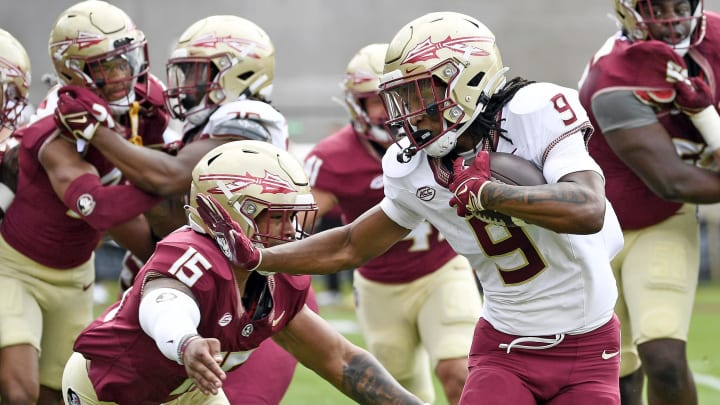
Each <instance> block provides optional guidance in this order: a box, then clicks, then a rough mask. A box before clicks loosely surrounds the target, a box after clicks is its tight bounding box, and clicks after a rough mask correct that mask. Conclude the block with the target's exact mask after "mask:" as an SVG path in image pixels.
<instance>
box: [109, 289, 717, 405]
mask: <svg viewBox="0 0 720 405" xmlns="http://www.w3.org/2000/svg"><path fill="white" fill-rule="evenodd" d="M107 286H108V289H109V290H110V296H112V297H115V295H114V294H115V290H114V288H115V287H114V285H112V284H107ZM349 300H350V298H349V297H347V301H348V302H346V303H344V304H343V305H335V306H328V307H321V309H320V314H321V315H322V316H323V317H324V318H325V319H327V320H329V321H330V322H332V323H333V324H335V325H338V329H339V330H341V331H343V334H344V335H345V336H347V338H348V339H350V340H351V341H352V342H354V343H356V344H358V345H361V346H362V345H363V339H362V336H360V334H359V333H357V332H354V331H352V330H351V329H352V328H347V326H348V325H352V324H353V322H354V320H355V316H354V312H353V309H352V306H351V304H350V303H349ZM101 310H102V308H101V307H100V306H99V307H98V309H97V311H98V313H99V311H101ZM346 329H348V330H349V331H345V330H346ZM718 339H720V283H715V284H708V283H704V284H701V285H700V287H699V288H698V292H697V299H696V302H695V310H694V313H693V319H692V324H691V326H690V338H689V340H688V358H689V360H690V366H691V368H692V370H693V372H694V375H695V382H696V384H697V387H698V392H699V396H700V405H715V404H720V346H718V344H717V342H718ZM435 390H436V398H437V399H436V401H435V404H436V405H446V404H447V401H446V399H445V397H444V395H443V394H442V390H441V388H440V387H439V386H438V385H437V382H436V384H435ZM353 403H354V402H353V401H351V400H350V399H348V398H347V397H345V396H344V395H343V394H341V393H340V392H339V391H337V390H336V389H335V388H334V387H333V386H331V385H330V384H329V383H327V382H326V381H325V380H323V379H322V378H320V377H319V376H317V375H315V374H314V373H313V372H312V371H310V370H308V369H306V368H305V367H303V366H302V365H298V368H297V371H296V372H295V377H294V379H293V382H292V384H291V385H290V389H289V390H288V392H287V394H286V395H285V399H284V400H283V401H282V402H281V405H344V404H353Z"/></svg>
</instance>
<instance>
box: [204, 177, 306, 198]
mask: <svg viewBox="0 0 720 405" xmlns="http://www.w3.org/2000/svg"><path fill="white" fill-rule="evenodd" d="M198 180H200V181H226V182H227V183H225V186H226V187H227V188H228V189H229V190H230V192H231V193H237V192H238V191H240V190H242V189H244V188H246V187H249V186H252V185H257V186H260V187H261V189H260V192H261V193H268V194H288V193H293V192H295V187H294V186H293V185H292V184H290V183H289V182H288V181H287V180H285V179H283V178H282V177H280V176H278V175H276V174H274V173H268V172H267V171H265V175H264V176H263V177H256V176H253V175H252V174H251V173H248V172H246V173H245V175H244V176H242V175H237V174H204V175H202V176H200V177H199V178H198ZM208 193H211V194H224V191H223V190H220V189H219V188H218V187H213V188H211V189H208Z"/></svg>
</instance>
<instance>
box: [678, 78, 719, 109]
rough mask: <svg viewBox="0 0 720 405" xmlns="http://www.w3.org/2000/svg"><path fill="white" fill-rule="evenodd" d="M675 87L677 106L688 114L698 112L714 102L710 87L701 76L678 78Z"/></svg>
mask: <svg viewBox="0 0 720 405" xmlns="http://www.w3.org/2000/svg"><path fill="white" fill-rule="evenodd" d="M674 79H678V78H674ZM674 87H675V92H676V95H675V101H674V103H675V106H676V107H677V108H679V109H680V110H681V111H682V112H683V113H685V114H687V115H694V114H697V113H699V112H700V111H702V110H704V109H706V108H707V107H711V106H713V104H714V103H713V96H712V91H710V87H709V86H708V85H707V83H705V81H704V80H702V79H701V78H699V77H690V78H685V79H684V80H677V81H675V82H674Z"/></svg>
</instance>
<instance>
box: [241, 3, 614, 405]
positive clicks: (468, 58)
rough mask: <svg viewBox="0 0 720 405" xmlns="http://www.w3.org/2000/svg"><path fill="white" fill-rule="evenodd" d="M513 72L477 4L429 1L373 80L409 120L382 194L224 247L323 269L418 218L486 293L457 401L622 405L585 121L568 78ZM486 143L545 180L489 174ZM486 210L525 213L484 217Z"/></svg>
mask: <svg viewBox="0 0 720 405" xmlns="http://www.w3.org/2000/svg"><path fill="white" fill-rule="evenodd" d="M506 71H507V68H504V67H503V64H502V61H501V59H500V53H499V50H498V48H497V47H496V45H495V37H494V35H493V33H492V32H491V31H490V30H489V29H488V28H486V27H485V26H484V25H483V24H482V23H481V22H480V21H478V20H476V19H474V18H472V17H469V16H466V15H463V14H458V13H452V12H438V13H430V14H428V15H425V16H422V17H420V18H418V19H416V20H413V21H411V22H410V23H408V24H407V25H405V26H404V27H403V28H402V29H401V30H400V32H398V34H397V35H396V36H395V38H394V39H393V40H392V41H391V42H390V47H389V49H388V52H387V54H386V57H385V68H384V76H383V80H382V83H381V86H380V87H381V95H382V96H383V97H384V102H385V107H386V109H387V110H388V114H389V117H390V120H389V121H388V125H391V126H397V127H401V128H403V129H404V133H405V134H407V136H406V137H405V138H403V139H401V140H400V141H399V143H398V145H396V146H393V147H392V148H391V149H389V150H388V152H387V153H386V154H385V156H384V159H383V171H384V179H383V181H384V183H385V184H384V187H385V198H384V199H383V201H382V202H381V203H380V204H379V205H378V206H376V207H374V208H373V209H371V210H370V211H368V212H367V213H365V214H364V215H362V216H361V217H359V218H358V219H356V220H355V221H353V222H352V223H350V224H348V225H346V226H343V227H339V228H335V229H331V230H328V231H325V232H321V233H319V234H316V235H313V236H311V237H310V238H307V239H305V240H302V241H299V242H297V243H292V244H287V245H284V246H278V247H273V248H268V249H255V250H252V249H248V248H247V246H246V243H247V241H246V240H245V239H244V238H243V237H242V235H227V237H228V238H230V237H233V238H235V240H237V243H235V244H233V248H234V250H233V254H232V258H233V260H234V261H235V262H236V264H237V265H240V266H244V267H245V268H247V269H249V270H260V271H275V272H293V273H299V274H326V273H331V272H334V271H338V270H341V269H344V268H352V267H357V266H358V265H359V264H361V263H363V262H364V261H367V260H368V259H370V258H372V257H375V256H377V255H379V254H381V253H382V252H384V251H385V250H387V249H388V248H389V247H390V246H392V245H393V244H394V243H396V242H397V241H398V240H400V239H402V238H403V237H404V236H406V235H407V234H408V232H410V229H412V228H413V227H414V226H416V225H417V224H418V223H420V221H422V220H423V219H427V220H428V221H429V222H430V223H432V224H433V225H434V226H435V227H437V228H438V230H439V231H440V232H441V233H442V234H443V235H445V237H446V238H447V239H448V241H449V242H450V244H451V245H452V246H453V247H454V248H455V249H456V250H457V251H458V252H459V253H461V254H464V255H466V256H467V257H468V259H470V261H471V262H472V264H473V266H474V268H475V269H476V270H477V271H478V274H479V277H480V280H481V283H482V286H483V291H484V293H485V307H484V317H483V318H481V319H480V320H479V322H478V324H477V327H476V330H475V335H474V340H473V345H472V348H471V351H470V356H469V376H468V379H467V382H466V384H465V387H464V389H463V394H462V397H461V400H460V403H461V404H471V403H485V404H506V403H517V404H535V403H537V402H542V403H552V404H555V405H557V404H575V403H593V404H619V403H620V396H619V390H618V384H617V381H618V370H619V359H618V356H617V354H618V352H619V347H620V334H619V323H618V321H617V318H616V317H615V316H614V314H613V306H614V303H615V300H616V297H617V290H616V287H615V282H614V279H613V275H612V271H611V269H610V263H609V262H610V258H611V257H613V256H614V255H615V254H616V253H617V252H618V251H619V249H620V248H621V246H622V243H623V240H622V233H621V232H620V228H619V225H618V222H617V218H616V216H615V215H614V212H613V210H612V208H611V207H610V205H609V204H608V202H607V200H606V199H605V193H604V178H603V174H602V172H601V170H600V169H599V167H598V166H597V165H596V164H595V162H594V161H593V160H592V159H591V158H590V157H589V154H588V152H587V149H586V142H587V139H588V137H589V136H590V135H591V133H592V128H591V126H590V125H589V123H588V120H587V116H586V113H585V111H584V110H583V109H582V107H581V106H580V104H579V102H578V99H577V93H576V92H575V91H574V90H571V89H567V88H563V87H560V86H556V85H552V84H546V83H534V82H530V81H528V80H525V79H522V78H514V79H512V80H510V81H507V80H506V78H505V72H506ZM401 132H402V131H401ZM489 151H500V152H508V153H514V154H515V155H517V156H520V157H522V158H525V159H527V160H529V161H530V162H532V163H534V164H535V165H536V166H537V167H538V168H539V169H540V170H542V172H543V175H544V177H545V180H546V182H547V184H543V185H536V186H516V185H508V184H502V183H497V182H492V181H490V159H491V158H490V154H489ZM468 164H469V165H468ZM485 210H495V211H497V212H499V213H502V214H505V215H508V216H511V217H514V218H517V219H518V220H521V221H517V223H525V225H523V226H508V227H501V226H497V225H494V224H490V223H487V222H483V221H482V220H481V218H486V217H485V215H483V211H485ZM227 240H233V239H227ZM449 316H451V314H449Z"/></svg>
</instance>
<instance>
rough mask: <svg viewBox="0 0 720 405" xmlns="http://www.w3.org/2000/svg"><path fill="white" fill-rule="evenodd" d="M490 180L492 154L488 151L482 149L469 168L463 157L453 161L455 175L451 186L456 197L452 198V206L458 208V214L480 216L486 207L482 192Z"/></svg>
mask: <svg viewBox="0 0 720 405" xmlns="http://www.w3.org/2000/svg"><path fill="white" fill-rule="evenodd" d="M489 181H490V154H489V153H488V152H487V151H480V153H478V155H477V156H476V157H475V161H473V163H472V165H471V166H470V167H468V168H465V166H464V161H463V158H462V157H459V158H457V159H455V160H454V161H453V177H452V181H451V182H450V186H449V187H450V191H452V193H453V194H454V197H452V198H451V199H450V206H451V207H456V208H457V214H458V216H460V217H470V216H478V214H479V213H480V212H481V211H483V210H484V209H485V208H484V207H483V205H482V201H481V200H480V193H481V192H482V189H483V187H485V186H486V185H487V183H488V182H489Z"/></svg>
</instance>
